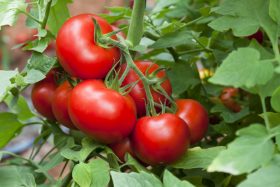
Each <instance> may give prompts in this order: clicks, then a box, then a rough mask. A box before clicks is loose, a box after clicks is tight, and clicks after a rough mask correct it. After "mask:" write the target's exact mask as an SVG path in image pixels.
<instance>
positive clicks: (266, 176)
mask: <svg viewBox="0 0 280 187" xmlns="http://www.w3.org/2000/svg"><path fill="white" fill-rule="evenodd" d="M279 173H280V155H279V154H277V155H275V157H274V158H273V160H272V161H271V162H270V163H269V164H268V165H267V166H264V167H262V168H260V169H258V170H257V171H255V172H254V173H251V174H250V175H248V176H247V179H246V180H244V181H243V182H242V183H240V184H239V185H238V187H248V186H250V187H263V186H269V187H277V186H280V177H279Z"/></svg>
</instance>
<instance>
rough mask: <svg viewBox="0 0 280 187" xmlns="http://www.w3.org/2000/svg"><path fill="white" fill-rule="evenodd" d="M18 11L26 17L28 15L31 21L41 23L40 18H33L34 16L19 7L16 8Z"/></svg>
mask: <svg viewBox="0 0 280 187" xmlns="http://www.w3.org/2000/svg"><path fill="white" fill-rule="evenodd" d="M17 10H18V11H19V12H20V13H23V14H24V15H26V16H27V17H29V18H30V19H32V20H33V21H35V22H37V23H39V24H40V25H42V22H41V21H40V20H38V19H37V18H35V17H34V16H32V15H31V14H29V13H28V12H26V11H24V10H21V9H17Z"/></svg>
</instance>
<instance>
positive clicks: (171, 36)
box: [149, 28, 198, 49]
mask: <svg viewBox="0 0 280 187" xmlns="http://www.w3.org/2000/svg"><path fill="white" fill-rule="evenodd" d="M194 37H198V34H197V33H192V32H191V31H189V30H188V29H186V28H184V29H180V30H177V31H175V32H171V33H168V34H165V35H163V36H161V37H160V38H159V39H158V40H157V41H155V43H153V44H152V45H150V46H149V47H150V48H153V49H161V48H168V47H175V46H179V45H184V44H189V45H195V44H196V43H195V42H194V41H193V38H194Z"/></svg>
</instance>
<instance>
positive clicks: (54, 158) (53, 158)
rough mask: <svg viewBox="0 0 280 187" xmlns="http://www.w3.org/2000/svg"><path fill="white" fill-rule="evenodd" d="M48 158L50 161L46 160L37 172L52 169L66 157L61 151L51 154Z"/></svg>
mask: <svg viewBox="0 0 280 187" xmlns="http://www.w3.org/2000/svg"><path fill="white" fill-rule="evenodd" d="M48 158H49V159H48V161H46V162H45V163H44V164H42V165H41V167H40V168H39V169H37V170H36V171H37V172H41V173H43V172H48V171H49V170H50V169H52V168H54V167H55V166H57V165H58V164H60V163H62V162H63V161H64V157H62V156H61V154H60V152H56V153H54V154H52V155H50V156H49V157H48Z"/></svg>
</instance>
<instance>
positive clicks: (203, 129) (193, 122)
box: [175, 99, 209, 144]
mask: <svg viewBox="0 0 280 187" xmlns="http://www.w3.org/2000/svg"><path fill="white" fill-rule="evenodd" d="M176 105H177V111H176V113H175V114H176V115H177V116H178V117H180V118H181V119H183V120H184V121H185V122H186V124H187V125H188V127H189V130H190V134H191V144H195V143H198V142H199V141H200V140H202V138H203V137H204V136H205V134H206V133H207V130H208V126H209V119H208V113H207V111H206V109H205V108H204V107H203V106H202V105H201V104H200V103H199V102H198V101H196V100H193V99H177V100H176Z"/></svg>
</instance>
